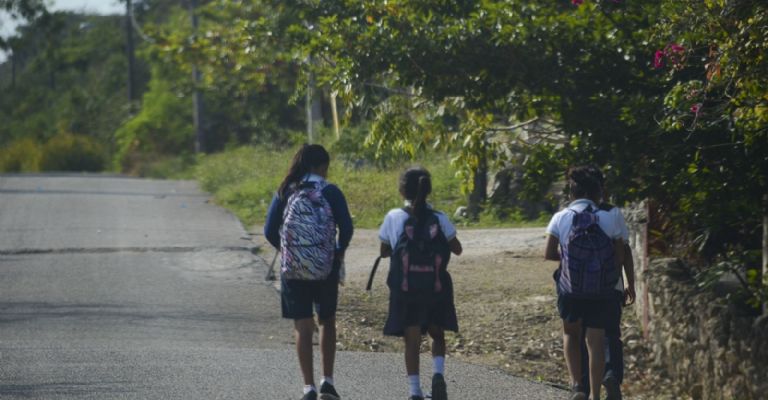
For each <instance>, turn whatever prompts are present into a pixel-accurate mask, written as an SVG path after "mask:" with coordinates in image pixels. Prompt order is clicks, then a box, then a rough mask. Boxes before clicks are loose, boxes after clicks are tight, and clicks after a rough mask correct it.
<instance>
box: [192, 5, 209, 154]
mask: <svg viewBox="0 0 768 400" xmlns="http://www.w3.org/2000/svg"><path fill="white" fill-rule="evenodd" d="M196 9H197V0H190V2H189V14H190V19H191V22H192V32H193V34H197V13H196ZM192 80H193V82H194V85H195V93H194V97H192V121H193V123H194V126H195V152H196V153H205V151H206V146H205V130H204V129H203V95H202V93H200V88H199V86H200V70H199V69H197V65H193V66H192Z"/></svg>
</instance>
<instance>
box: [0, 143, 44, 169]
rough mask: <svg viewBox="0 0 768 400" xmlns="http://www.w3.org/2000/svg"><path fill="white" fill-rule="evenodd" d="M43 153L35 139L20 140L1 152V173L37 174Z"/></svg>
mask: <svg viewBox="0 0 768 400" xmlns="http://www.w3.org/2000/svg"><path fill="white" fill-rule="evenodd" d="M41 155H42V151H41V148H40V144H38V143H37V142H36V141H35V140H34V139H30V138H26V139H19V140H16V141H14V142H12V143H11V144H9V145H8V146H6V147H5V148H4V149H2V150H0V171H1V172H37V171H39V170H40V158H41Z"/></svg>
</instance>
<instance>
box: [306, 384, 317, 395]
mask: <svg viewBox="0 0 768 400" xmlns="http://www.w3.org/2000/svg"><path fill="white" fill-rule="evenodd" d="M309 392H317V388H316V387H315V385H304V394H307V393H309Z"/></svg>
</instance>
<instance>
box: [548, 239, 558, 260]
mask: <svg viewBox="0 0 768 400" xmlns="http://www.w3.org/2000/svg"><path fill="white" fill-rule="evenodd" d="M559 247H560V239H558V238H557V237H555V236H554V235H548V236H547V245H546V247H545V248H544V259H545V260H549V261H560V252H559V251H558V249H559Z"/></svg>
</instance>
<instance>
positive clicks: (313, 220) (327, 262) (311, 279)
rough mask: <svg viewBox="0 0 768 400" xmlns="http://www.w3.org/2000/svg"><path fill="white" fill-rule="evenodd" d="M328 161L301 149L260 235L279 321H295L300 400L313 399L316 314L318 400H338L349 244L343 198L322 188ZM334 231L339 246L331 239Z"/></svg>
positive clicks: (317, 150) (319, 152)
mask: <svg viewBox="0 0 768 400" xmlns="http://www.w3.org/2000/svg"><path fill="white" fill-rule="evenodd" d="M329 165H330V156H329V155H328V152H327V151H326V150H325V149H324V148H323V146H320V145H304V146H303V147H302V148H301V149H299V151H298V152H297V153H296V155H295V156H294V157H293V161H292V163H291V166H290V168H289V170H288V174H287V175H286V177H285V179H283V182H282V183H281V184H280V187H279V189H278V190H277V193H276V194H275V196H274V198H273V199H272V203H271V204H270V206H269V211H268V213H267V221H266V224H265V225H264V235H265V236H266V238H267V240H268V241H269V243H270V244H272V246H274V247H275V248H276V249H278V250H279V251H280V288H281V290H280V292H281V304H282V314H283V318H287V319H292V320H293V321H294V330H295V334H296V352H297V354H298V358H299V366H300V367H301V373H302V375H303V377H304V397H303V398H302V400H316V399H318V390H317V388H316V386H315V379H314V372H313V365H312V336H313V334H314V328H315V321H314V315H313V310H312V308H313V305H314V311H315V312H317V319H318V324H319V325H320V354H321V358H322V365H323V380H322V381H321V385H320V393H319V398H320V399H323V400H339V399H340V398H341V397H340V396H339V394H338V393H337V392H336V389H335V387H334V381H333V366H334V361H335V357H336V305H337V302H338V290H339V270H340V269H341V265H342V263H343V262H344V252H345V250H346V248H347V246H348V245H349V241H350V240H351V239H352V231H353V228H352V218H351V217H350V215H349V209H348V207H347V202H346V199H345V198H344V194H343V193H342V192H341V190H339V188H338V187H336V186H335V185H332V184H330V183H328V182H326V180H325V179H326V177H327V175H328V166H329ZM337 227H338V240H337V237H336V233H337Z"/></svg>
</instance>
